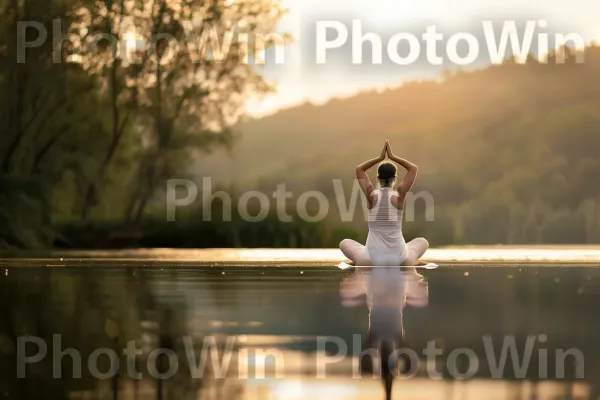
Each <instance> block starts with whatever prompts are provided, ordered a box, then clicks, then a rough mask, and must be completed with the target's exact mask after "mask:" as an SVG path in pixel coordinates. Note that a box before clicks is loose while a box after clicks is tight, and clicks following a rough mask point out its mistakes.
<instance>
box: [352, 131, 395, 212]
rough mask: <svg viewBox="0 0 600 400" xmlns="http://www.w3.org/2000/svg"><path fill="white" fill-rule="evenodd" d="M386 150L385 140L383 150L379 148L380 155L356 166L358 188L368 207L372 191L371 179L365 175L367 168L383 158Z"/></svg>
mask: <svg viewBox="0 0 600 400" xmlns="http://www.w3.org/2000/svg"><path fill="white" fill-rule="evenodd" d="M387 151H388V143H387V142H386V143H385V145H384V146H383V150H381V155H380V156H379V157H377V158H373V159H371V160H367V161H365V162H364V163H362V164H360V165H359V166H358V167H356V178H357V179H358V183H359V184H360V189H361V190H362V191H363V193H364V194H365V196H366V197H367V202H368V203H369V208H371V207H372V204H371V193H373V184H372V183H371V179H369V175H367V170H368V169H369V168H371V167H373V166H374V165H375V164H377V163H380V162H381V161H383V160H384V159H385V155H386V153H387Z"/></svg>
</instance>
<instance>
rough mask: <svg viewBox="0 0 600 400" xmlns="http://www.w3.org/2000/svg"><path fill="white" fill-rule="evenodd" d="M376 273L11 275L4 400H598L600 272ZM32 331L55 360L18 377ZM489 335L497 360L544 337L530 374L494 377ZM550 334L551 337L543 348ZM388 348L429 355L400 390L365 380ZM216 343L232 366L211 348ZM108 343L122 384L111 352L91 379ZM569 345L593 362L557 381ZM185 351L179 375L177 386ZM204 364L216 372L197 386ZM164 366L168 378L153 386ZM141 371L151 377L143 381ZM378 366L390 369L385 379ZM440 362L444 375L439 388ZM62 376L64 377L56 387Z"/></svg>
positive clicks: (31, 348)
mask: <svg viewBox="0 0 600 400" xmlns="http://www.w3.org/2000/svg"><path fill="white" fill-rule="evenodd" d="M365 272H368V271H364V270H361V271H359V272H357V273H352V272H350V271H340V270H338V269H335V268H322V269H317V268H313V269H301V268H277V269H275V268H270V269H265V268H245V269H241V268H230V269H227V268H209V269H188V270H177V269H171V270H164V271H161V270H159V269H153V270H145V269H142V268H137V269H133V268H132V269H115V268H113V269H103V268H89V266H88V268H79V269H44V268H42V269H35V268H33V269H19V268H11V269H8V270H7V273H6V274H2V275H0V302H1V303H0V304H1V306H2V312H0V398H1V399H4V398H6V399H39V398H44V399H50V400H53V399H69V398H78V399H90V400H91V399H93V400H96V399H99V400H100V399H102V400H103V399H107V400H109V399H110V400H122V399H127V400H129V399H132V400H133V399H136V400H137V399H140V400H145V399H153V400H160V399H165V400H167V399H173V400H179V399H198V400H211V399H215V400H217V399H224V400H236V399H240V400H242V399H245V400H266V399H268V400H279V399H285V400H289V399H298V400H320V399H323V400H325V399H327V400H337V399H339V400H342V399H344V400H349V399H350V400H351V399H354V400H366V399H383V398H384V392H385V391H384V390H383V387H382V386H383V385H382V382H383V383H384V384H386V383H387V384H388V392H391V396H392V398H393V399H413V400H414V399H428V400H437V399H440V400H459V399H460V400H479V399H486V400H488V399H492V400H532V399H536V400H554V399H557V398H561V399H586V400H588V399H589V400H592V399H593V400H596V399H597V398H598V396H599V395H600V390H599V387H600V385H599V383H600V341H598V332H600V319H598V318H597V309H598V305H600V303H599V301H598V299H599V298H600V269H596V268H582V267H579V268H561V267H554V268H521V269H519V268H481V267H456V268H444V267H442V268H440V269H438V270H435V271H425V272H422V274H423V275H425V276H426V279H424V278H423V277H422V276H421V275H420V274H419V273H417V272H416V271H414V270H413V271H410V270H408V271H407V270H404V271H399V270H389V271H386V270H385V269H377V270H376V271H373V272H370V273H365ZM340 293H341V298H342V302H341V303H340ZM348 306H354V307H348ZM425 306H426V307H425ZM24 335H32V336H36V337H39V338H42V339H43V341H44V342H45V343H46V344H47V346H48V348H47V356H46V357H45V358H43V359H42V360H41V361H39V362H35V363H29V364H27V365H26V366H25V372H26V379H16V374H17V371H16V368H15V366H16V365H17V353H18V348H19V346H18V338H19V337H23V336H24ZM54 335H60V342H56V341H54ZM356 335H360V337H359V342H358V349H357V351H354V348H353V347H354V344H353V341H354V338H355V336H356ZM485 335H491V336H492V337H493V338H494V348H493V351H494V352H495V353H496V354H500V353H501V350H502V339H503V338H505V337H509V336H511V337H514V338H515V340H516V343H517V345H518V346H519V349H522V346H523V345H524V344H525V343H526V341H527V340H528V337H530V336H531V335H534V336H535V338H536V341H535V344H534V346H533V352H532V357H531V362H530V363H529V367H528V368H527V370H526V371H525V372H526V373H525V376H524V377H518V376H515V374H514V373H513V368H512V364H511V362H510V360H509V361H507V365H508V366H509V367H507V368H506V370H505V371H503V373H502V375H501V376H500V377H499V378H497V379H494V378H492V377H491V375H490V371H489V369H488V368H487V362H486V349H485V347H484V345H483V343H482V337H484V336H485ZM541 335H545V336H546V338H547V340H546V341H545V342H541V341H540V340H538V339H537V338H540V337H541ZM319 337H334V338H339V339H340V340H341V341H343V342H344V343H346V344H347V345H348V352H347V356H346V357H343V358H342V359H340V360H339V361H336V362H331V361H332V360H333V358H331V357H333V356H334V355H335V352H336V350H338V349H335V348H334V349H333V350H332V351H331V352H329V353H327V354H323V353H324V352H320V351H319V347H318V338H319ZM432 341H433V342H434V343H435V344H436V346H438V347H439V348H440V349H441V350H442V352H443V354H442V355H440V356H439V357H438V358H436V363H435V364H434V365H431V366H430V365H428V364H427V363H426V362H425V360H424V357H423V349H425V348H426V347H427V344H428V343H429V342H432ZM132 343H133V344H132ZM382 343H389V344H390V345H391V348H392V349H393V348H400V347H409V348H410V349H412V350H414V351H415V352H416V353H417V354H418V355H419V362H418V371H416V374H415V376H414V377H413V378H410V379H403V378H396V380H395V381H394V382H393V386H391V390H390V389H389V387H390V383H391V381H390V380H388V381H386V380H385V379H384V380H383V381H382V380H381V379H378V378H369V377H364V378H361V379H353V375H354V372H355V366H356V365H358V364H359V363H358V361H359V353H360V351H361V350H363V349H369V348H371V349H377V351H378V352H379V351H380V350H381V349H382V346H381V344H382ZM211 344H214V348H215V349H216V352H217V356H218V357H217V358H218V359H217V363H214V362H213V359H212V358H211V357H207V353H206V352H205V353H203V349H205V348H206V346H207V345H211ZM129 345H133V346H134V347H135V349H138V350H139V351H140V354H139V355H137V356H136V357H135V358H134V360H135V363H134V365H132V366H129V365H128V362H127V357H126V356H125V355H124V354H123V350H126V349H128V346H129ZM100 348H102V349H110V350H112V351H114V352H115V353H116V354H118V355H119V362H120V366H119V369H118V373H116V374H114V375H110V374H109V373H108V372H110V371H111V362H110V361H111V359H110V357H109V356H108V355H106V354H103V355H100V356H97V366H98V370H99V371H100V372H102V373H103V374H105V377H104V378H99V377H98V376H97V374H93V373H92V372H91V371H90V369H89V368H87V363H88V361H89V360H90V359H91V358H92V359H93V357H94V352H95V351H97V350H98V349H100ZM458 348H469V349H472V350H473V352H474V353H475V354H476V357H477V359H478V360H479V367H480V368H479V369H478V370H477V371H476V374H475V375H473V377H472V378H470V379H466V380H460V379H455V378H454V377H453V376H452V374H451V373H449V371H448V368H447V365H448V359H449V355H450V354H451V353H452V351H453V350H454V349H458ZM68 349H76V350H77V352H78V354H79V355H80V357H81V364H82V366H83V368H82V374H81V377H76V376H74V373H73V372H74V369H75V368H74V359H73V356H72V355H71V353H70V352H68ZM157 349H163V350H164V352H163V353H156V352H155V350H157ZM190 349H191V351H190ZM227 349H229V350H227ZM557 349H578V350H580V351H581V352H582V354H583V355H585V376H584V377H583V378H580V377H578V374H577V367H578V365H577V363H576V362H575V361H576V359H575V358H574V357H572V356H569V357H568V358H567V359H566V364H567V368H566V370H565V371H564V375H563V376H557V374H556V365H557V363H556V361H555V360H556V358H555V356H554V355H555V353H556V350H557ZM167 350H168V351H167ZM226 350H227V351H229V353H227V351H226ZM542 350H546V351H547V358H548V368H547V371H546V372H547V374H545V376H543V375H542V374H540V373H539V370H540V364H541V362H540V357H541V354H542V353H541V351H542ZM36 351H38V347H37V346H36V345H35V344H34V343H30V345H28V347H27V348H26V354H27V356H32V355H34V354H35V353H36ZM153 352H154V353H153ZM55 354H58V356H56V357H54V355H55ZM173 354H174V355H175V356H176V358H177V359H178V361H179V365H178V368H177V370H176V371H175V372H174V373H173V374H172V376H170V375H169V372H170V365H171V364H170V357H171V356H172V355H173ZM224 354H230V355H231V367H230V368H228V369H225V370H222V369H221V367H222V366H223V362H225V359H224V358H223V356H224ZM208 355H210V353H208ZM190 357H191V359H192V362H189V358H190ZM327 357H329V358H327ZM363 359H364V358H363ZM367 359H368V358H367ZM56 360H58V365H59V366H60V369H59V370H57V364H56ZM202 360H206V372H205V373H204V374H202V375H200V376H198V375H196V374H195V370H196V369H197V368H198V366H199V364H200V363H201V362H202ZM323 360H328V361H330V364H329V365H328V367H327V377H326V379H321V378H317V374H316V372H315V371H316V370H317V368H318V366H319V363H320V362H322V361H323ZM459 360H460V359H459ZM405 361H406V360H403V359H400V360H399V361H398V366H399V367H400V371H397V374H398V373H399V372H402V373H404V374H405V375H406V374H407V373H408V370H410V369H411V368H412V365H406V362H405ZM459 364H460V363H459ZM152 366H153V367H155V368H156V370H157V372H158V373H160V374H162V376H165V377H168V378H167V379H156V378H154V377H153V376H152V374H150V373H149V368H150V367H152ZM130 367H131V368H133V370H135V371H139V372H140V373H141V379H135V378H134V377H132V375H131V374H130V373H129V370H128V368H130ZM362 367H363V368H362V369H363V371H365V370H368V366H365V365H364V364H363V365H362ZM379 367H380V366H379V365H378V364H377V363H375V364H374V365H373V370H374V372H377V370H378V368H379ZM428 367H433V368H434V369H435V370H436V371H437V372H438V373H439V374H440V377H439V378H435V379H434V378H432V377H430V375H429V374H428V371H427V368H428ZM459 367H460V368H459V369H460V371H462V372H465V371H466V370H467V368H466V367H467V365H462V364H461V365H459ZM258 370H260V371H263V372H264V373H263V374H259V373H257V371H258ZM57 371H60V372H61V376H60V378H55V377H54V374H55V373H56V372H57ZM155 375H156V374H155ZM385 376H386V375H385V374H384V377H385ZM388 376H391V375H388Z"/></svg>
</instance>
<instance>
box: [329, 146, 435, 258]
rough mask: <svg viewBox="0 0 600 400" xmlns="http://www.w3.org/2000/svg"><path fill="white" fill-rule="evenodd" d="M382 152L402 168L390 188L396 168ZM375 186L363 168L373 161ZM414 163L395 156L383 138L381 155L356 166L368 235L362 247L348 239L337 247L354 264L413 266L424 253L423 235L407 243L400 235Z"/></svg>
mask: <svg viewBox="0 0 600 400" xmlns="http://www.w3.org/2000/svg"><path fill="white" fill-rule="evenodd" d="M386 155H387V156H388V157H389V158H390V159H391V160H392V161H394V162H396V163H398V164H400V165H401V166H402V167H404V168H405V169H406V171H407V172H406V174H405V175H404V178H403V179H402V182H401V183H400V185H399V186H398V187H397V188H395V189H394V183H395V181H396V178H397V174H398V170H397V168H396V165H394V164H393V163H391V162H383V160H384V159H385V157H386ZM377 163H380V164H379V167H378V168H377V180H378V182H379V186H380V187H379V188H378V189H375V188H374V187H373V184H372V183H371V180H370V179H369V176H368V175H367V170H368V169H369V168H371V167H373V166H374V165H375V164H377ZM417 170H418V168H417V166H416V165H415V164H413V163H411V162H409V161H406V160H404V159H402V158H399V157H397V156H396V155H394V153H393V152H392V149H391V147H390V143H389V141H387V140H386V142H385V145H384V146H383V150H382V151H381V155H380V156H379V157H377V158H374V159H372V160H368V161H365V162H364V163H362V164H361V165H359V166H358V167H356V177H357V178H358V181H359V182H360V187H361V189H362V191H363V193H364V195H365V196H366V198H367V207H368V209H369V214H368V223H369V234H368V236H367V244H366V246H363V245H361V244H360V243H358V242H355V241H354V240H350V239H344V240H342V242H341V243H340V249H341V250H342V252H343V253H344V255H345V256H346V257H348V258H349V259H350V260H352V262H353V263H354V265H361V266H369V265H376V266H399V265H416V263H417V261H418V260H419V258H421V257H422V256H423V254H425V251H427V248H428V247H429V243H428V242H427V240H425V239H424V238H417V239H414V240H411V241H410V242H409V243H408V244H407V243H406V241H405V240H404V236H403V234H402V216H403V213H404V203H405V200H406V196H407V194H408V192H409V191H410V189H411V188H412V186H413V184H414V183H415V180H416V179H417Z"/></svg>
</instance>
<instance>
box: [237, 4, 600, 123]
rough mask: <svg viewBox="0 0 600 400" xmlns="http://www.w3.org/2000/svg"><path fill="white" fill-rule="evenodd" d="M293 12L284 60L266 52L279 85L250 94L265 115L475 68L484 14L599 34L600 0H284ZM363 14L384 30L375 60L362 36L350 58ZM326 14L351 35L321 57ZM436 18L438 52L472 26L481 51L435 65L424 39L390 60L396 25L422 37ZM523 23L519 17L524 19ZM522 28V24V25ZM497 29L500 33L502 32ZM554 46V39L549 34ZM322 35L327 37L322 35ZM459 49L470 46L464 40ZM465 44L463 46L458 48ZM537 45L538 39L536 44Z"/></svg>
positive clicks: (372, 27) (285, 26)
mask: <svg viewBox="0 0 600 400" xmlns="http://www.w3.org/2000/svg"><path fill="white" fill-rule="evenodd" d="M282 3H283V5H284V7H286V8H287V9H288V10H289V13H288V15H286V16H285V17H284V19H283V20H282V21H281V23H280V26H279V30H280V31H282V32H284V31H285V32H290V33H291V34H292V35H293V36H294V38H295V40H294V41H293V43H291V44H289V45H286V47H285V58H284V62H283V63H280V64H277V63H275V62H274V59H275V58H274V57H273V55H272V54H271V55H267V58H266V62H265V66H264V70H263V73H264V75H265V76H266V78H267V79H268V80H269V81H270V82H272V83H274V84H276V86H277V93H275V94H273V95H269V96H267V97H264V98H261V99H259V98H255V99H252V100H251V101H250V102H249V103H248V105H247V109H248V112H249V113H250V114H252V115H256V116H260V115H265V114H269V113H273V112H276V111H277V110H279V109H281V108H286V107H291V106H294V105H297V104H300V103H303V102H306V101H310V102H313V103H317V104H318V103H323V102H325V101H327V100H329V99H331V98H333V97H344V96H350V95H352V94H355V93H356V92H358V91H363V90H369V89H377V90H381V89H384V88H386V87H390V86H398V85H400V84H402V83H403V82H405V81H406V80H413V79H432V78H435V77H439V76H440V75H441V73H442V72H443V70H445V69H454V68H467V69H468V68H476V67H484V66H486V65H489V63H490V61H489V57H487V59H486V57H485V55H487V54H489V52H488V50H487V47H486V46H485V43H486V42H485V38H484V36H482V35H483V33H482V32H483V28H482V21H485V20H491V21H493V23H494V24H495V25H494V26H495V27H498V29H501V27H502V26H503V25H502V24H503V23H504V22H506V21H516V22H517V24H524V23H525V21H534V22H536V23H537V21H539V20H545V21H546V24H547V26H546V28H545V29H543V27H539V26H537V30H536V31H535V33H536V37H537V33H538V32H547V33H550V34H551V37H553V35H554V33H556V32H560V33H564V34H568V33H576V34H578V35H580V36H581V37H582V38H583V39H584V40H585V41H586V42H587V43H589V42H590V41H592V40H596V41H600V1H598V0H569V1H565V0H544V1H539V0H537V1H531V0H318V1H312V0H282ZM354 19H356V20H359V21H360V23H361V24H362V33H363V35H364V34H366V33H375V34H377V35H378V36H379V37H380V38H381V42H382V46H383V47H382V53H383V62H382V64H381V65H373V64H372V63H371V55H372V53H371V46H370V45H369V44H368V43H367V44H364V46H363V47H362V48H363V55H362V61H363V64H362V65H355V64H353V63H352V60H351V51H352V44H353V40H354V39H353V36H352V34H353V29H352V24H351V21H352V20H354ZM325 21H334V22H337V23H338V24H339V23H342V24H344V25H345V26H346V29H347V31H348V39H347V41H346V44H345V46H344V47H343V48H341V49H331V50H329V51H328V52H327V60H326V62H325V63H324V64H320V65H318V64H316V52H317V45H316V43H317V39H316V31H317V23H321V24H323V23H324V22H325ZM430 26H435V27H436V29H437V32H438V33H442V34H444V40H443V41H442V42H440V43H442V44H440V45H439V49H440V50H439V53H440V54H441V53H444V49H445V44H444V43H446V42H447V41H448V39H449V38H450V37H451V36H452V35H453V34H455V33H458V32H467V33H471V34H473V35H475V36H476V37H479V38H480V39H481V41H480V51H479V54H482V55H483V56H482V57H481V58H478V59H477V60H476V61H474V62H472V63H470V64H468V65H465V66H457V65H456V64H455V63H452V62H449V61H448V57H446V59H445V60H444V63H443V65H433V64H432V63H430V62H428V59H426V47H425V45H424V44H423V43H421V45H420V58H419V61H416V62H414V63H412V64H410V65H398V64H397V63H394V62H392V61H390V59H389V58H388V56H387V53H386V48H387V47H386V46H387V43H388V40H389V38H390V37H391V36H392V35H394V34H396V33H407V32H408V33H412V34H413V35H415V36H416V37H418V38H421V35H422V34H423V33H425V32H426V29H427V27H430ZM519 26H521V25H519ZM521 28H522V30H521V31H519V32H520V35H522V34H523V33H524V32H525V26H524V25H523V26H522V27H521ZM335 33H336V32H335V30H334V29H333V28H332V29H330V31H329V33H328V35H331V37H330V36H327V40H333V38H334V37H335ZM498 36H499V33H498ZM550 40H551V43H550V48H552V47H553V43H554V42H553V41H552V39H550ZM321 43H323V42H322V41H321ZM402 43H403V44H400V45H399V49H400V50H399V53H401V54H403V55H408V53H409V50H408V49H409V45H408V44H407V43H408V42H402ZM462 45H463V47H461V45H458V47H457V49H458V50H457V51H458V52H459V53H460V52H461V51H462V52H463V54H467V53H468V48H467V47H466V45H465V43H464V42H463V43H462ZM461 49H462V50H461ZM532 50H533V51H534V52H535V51H536V50H535V46H534V48H533V49H532Z"/></svg>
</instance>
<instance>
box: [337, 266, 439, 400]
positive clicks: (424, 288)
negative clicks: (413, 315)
mask: <svg viewBox="0 0 600 400" xmlns="http://www.w3.org/2000/svg"><path fill="white" fill-rule="evenodd" d="M340 295H341V298H342V305H345V306H350V307H354V306H357V305H359V304H360V303H361V301H360V300H361V299H363V298H364V300H365V302H366V304H367V306H368V309H369V330H368V333H367V339H366V341H365V343H364V346H363V349H364V351H363V353H362V356H361V357H360V370H361V372H362V373H363V374H372V373H373V360H374V359H379V366H380V368H379V375H380V377H381V380H382V383H383V386H384V390H385V396H386V399H388V400H389V399H391V395H392V384H393V380H394V375H395V374H396V371H394V369H395V368H394V367H396V368H402V369H403V370H404V372H410V371H411V370H413V369H414V368H417V365H415V363H414V362H412V360H411V356H410V355H409V354H407V353H408V352H409V351H410V350H411V349H410V346H409V344H408V341H407V340H406V335H405V330H404V319H403V314H404V308H405V307H406V306H407V305H410V306H414V307H424V306H426V305H427V304H428V302H429V288H428V284H427V282H426V280H425V278H424V277H423V275H421V274H419V273H417V270H416V269H415V268H373V269H368V270H367V269H359V270H357V271H356V272H354V273H353V274H352V275H350V276H349V277H347V278H346V279H345V280H344V281H343V282H342V284H341V287H340ZM410 353H411V354H414V352H412V351H410ZM396 354H397V356H396ZM399 361H401V362H402V365H401V366H399V365H398V362H399Z"/></svg>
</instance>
